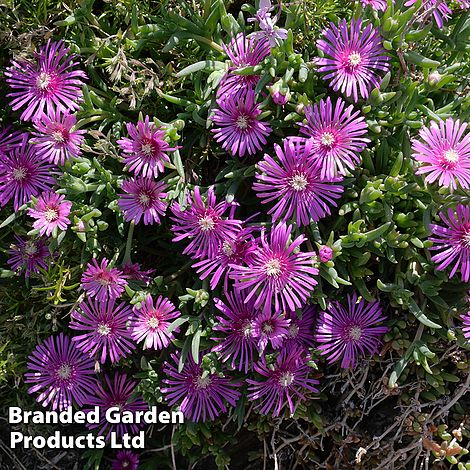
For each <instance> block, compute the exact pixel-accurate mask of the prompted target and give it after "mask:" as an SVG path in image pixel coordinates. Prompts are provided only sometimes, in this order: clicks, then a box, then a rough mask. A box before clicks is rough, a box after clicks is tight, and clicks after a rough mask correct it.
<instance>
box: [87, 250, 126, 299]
mask: <svg viewBox="0 0 470 470" xmlns="http://www.w3.org/2000/svg"><path fill="white" fill-rule="evenodd" d="M108 264H109V261H108V260H107V259H106V258H103V259H102V260H101V263H100V264H98V261H97V260H96V259H93V260H92V262H91V263H88V265H87V269H86V270H85V271H84V273H83V274H82V278H81V284H82V288H83V290H84V291H85V292H86V293H87V294H88V295H89V296H93V297H96V299H97V300H98V301H99V302H106V301H107V300H108V299H111V300H112V299H117V298H119V297H121V295H122V293H123V292H124V290H125V288H126V286H127V280H126V276H124V274H123V273H122V271H121V270H119V269H118V268H114V267H109V266H108Z"/></svg>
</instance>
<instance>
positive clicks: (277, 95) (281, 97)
mask: <svg viewBox="0 0 470 470" xmlns="http://www.w3.org/2000/svg"><path fill="white" fill-rule="evenodd" d="M268 89H269V92H270V94H271V98H272V100H273V103H274V104H277V105H278V106H284V105H285V104H287V102H288V101H289V99H290V93H289V91H288V90H282V89H281V88H279V87H274V86H272V87H268ZM283 91H284V93H283Z"/></svg>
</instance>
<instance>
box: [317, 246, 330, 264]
mask: <svg viewBox="0 0 470 470" xmlns="http://www.w3.org/2000/svg"><path fill="white" fill-rule="evenodd" d="M318 258H319V259H320V261H321V262H322V263H328V261H331V260H332V259H333V250H332V249H331V248H330V247H329V246H327V245H323V246H322V247H321V248H320V249H319V250H318Z"/></svg>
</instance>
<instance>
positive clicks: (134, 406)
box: [86, 372, 148, 439]
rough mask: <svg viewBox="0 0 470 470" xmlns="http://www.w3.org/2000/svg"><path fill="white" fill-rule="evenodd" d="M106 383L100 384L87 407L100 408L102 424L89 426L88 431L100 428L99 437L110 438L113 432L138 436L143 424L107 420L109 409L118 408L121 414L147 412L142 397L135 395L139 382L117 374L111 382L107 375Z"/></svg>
mask: <svg viewBox="0 0 470 470" xmlns="http://www.w3.org/2000/svg"><path fill="white" fill-rule="evenodd" d="M104 379H105V381H104V383H99V384H98V387H97V388H96V389H95V396H91V397H90V399H89V401H88V403H87V405H90V406H99V407H100V422H99V424H97V423H90V424H87V425H86V426H87V428H88V429H96V428H99V432H98V435H99V436H101V435H102V434H105V433H106V431H107V433H106V439H108V438H109V436H110V434H111V432H115V433H116V434H117V435H119V436H122V435H123V434H126V433H128V434H137V433H138V432H139V429H140V428H141V427H142V423H131V424H129V423H122V422H121V423H117V424H112V423H109V421H108V420H107V419H106V418H105V416H106V411H107V410H108V409H109V408H113V407H117V408H119V411H120V412H121V413H123V412H125V411H127V412H131V413H135V412H136V411H147V410H148V406H147V404H146V403H145V402H144V401H143V400H142V397H141V396H140V395H137V396H136V395H135V392H136V387H137V382H134V381H133V380H129V379H128V378H127V375H126V374H122V373H120V372H116V373H115V374H114V377H113V379H112V380H111V379H110V378H109V376H108V375H107V374H106V375H105V377H104Z"/></svg>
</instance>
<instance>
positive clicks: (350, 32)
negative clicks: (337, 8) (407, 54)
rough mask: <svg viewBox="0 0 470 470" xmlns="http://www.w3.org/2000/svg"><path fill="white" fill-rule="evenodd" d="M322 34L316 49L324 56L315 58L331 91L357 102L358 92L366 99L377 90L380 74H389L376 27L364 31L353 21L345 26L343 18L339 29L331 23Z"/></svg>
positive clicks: (380, 38)
mask: <svg viewBox="0 0 470 470" xmlns="http://www.w3.org/2000/svg"><path fill="white" fill-rule="evenodd" d="M323 35H324V39H319V40H318V41H317V47H318V49H320V50H321V51H322V52H323V53H324V54H325V55H326V56H327V57H325V58H318V59H316V64H317V65H318V66H319V67H318V71H319V72H326V75H325V76H324V77H323V78H324V79H325V80H330V79H331V81H330V86H331V87H332V88H333V90H334V91H338V90H339V91H341V93H344V94H345V95H346V96H353V97H354V101H356V102H357V101H358V99H359V97H358V95H359V93H360V95H361V96H362V98H364V99H366V98H367V97H368V96H369V93H370V91H371V90H372V89H373V88H376V87H377V88H378V87H380V82H381V81H382V80H381V78H380V75H379V72H381V71H383V72H387V71H388V69H389V64H388V62H389V60H390V58H389V57H387V56H386V55H385V50H384V49H383V47H382V37H381V36H380V34H379V31H378V29H377V28H374V27H373V26H372V24H369V25H368V26H367V27H366V28H365V29H364V30H363V29H362V20H360V19H358V20H354V19H353V20H351V25H350V26H348V24H347V22H346V20H344V19H343V20H342V21H341V22H340V23H339V26H336V25H335V24H333V23H330V28H329V29H327V30H326V31H324V32H323ZM358 91H359V93H358Z"/></svg>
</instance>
